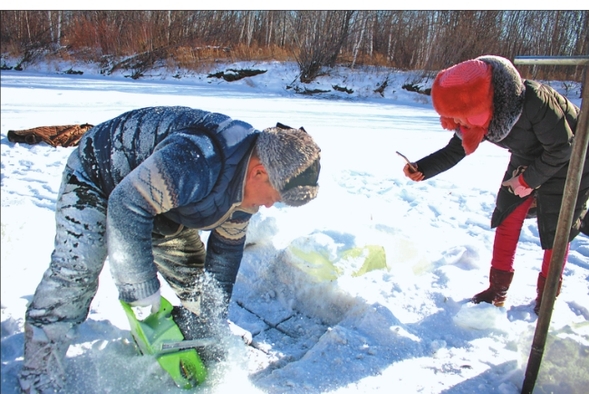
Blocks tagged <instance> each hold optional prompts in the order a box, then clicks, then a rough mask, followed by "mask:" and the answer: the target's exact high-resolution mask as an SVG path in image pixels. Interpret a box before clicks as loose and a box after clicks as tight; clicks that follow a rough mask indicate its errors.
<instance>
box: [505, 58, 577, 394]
mask: <svg viewBox="0 0 589 394" xmlns="http://www.w3.org/2000/svg"><path fill="white" fill-rule="evenodd" d="M555 59H558V58H548V57H539V58H534V59H531V58H530V59H521V60H520V59H519V58H516V59H515V61H514V63H516V64H517V63H520V64H524V63H527V64H530V63H533V64H561V65H575V64H584V65H585V77H584V78H585V80H584V83H583V96H582V99H581V100H582V101H581V113H580V115H579V119H578V122H577V128H576V131H575V138H574V140H573V147H572V153H571V160H570V162H569V168H568V172H567V179H566V182H565V187H564V195H563V200H562V205H561V207H560V213H559V217H558V224H557V227H556V234H555V238H554V245H553V250H552V258H551V260H550V268H549V271H548V277H547V278H546V285H545V287H544V292H543V295H542V301H541V304H540V311H539V312H538V322H537V324H536V332H535V333H534V339H533V342H532V348H531V350H530V358H529V360H528V366H527V369H526V375H525V379H524V382H523V387H522V394H524V393H525V394H531V393H532V392H533V390H534V385H535V384H536V378H537V377H538V371H539V370H540V364H541V362H542V356H543V354H544V347H545V345H546V338H547V336H548V328H549V326H550V319H551V318H552V309H553V308H554V301H555V299H556V293H557V288H558V282H559V280H560V275H561V273H562V268H563V266H564V257H565V254H566V248H567V245H568V242H569V235H570V230H571V226H572V222H573V216H574V209H575V204H576V203H577V194H578V193H579V186H580V183H581V175H582V171H583V166H584V164H585V157H586V155H587V146H588V143H589V66H587V65H588V64H589V57H587V56H584V57H579V58H576V59H575V61H578V63H570V59H569V58H565V59H564V60H565V61H564V62H562V63H558V62H555ZM518 60H519V61H518Z"/></svg>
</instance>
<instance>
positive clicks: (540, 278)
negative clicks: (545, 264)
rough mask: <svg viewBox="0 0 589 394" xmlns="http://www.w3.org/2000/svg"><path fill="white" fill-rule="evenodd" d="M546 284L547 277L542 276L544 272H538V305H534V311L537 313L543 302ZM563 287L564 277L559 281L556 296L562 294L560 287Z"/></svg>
mask: <svg viewBox="0 0 589 394" xmlns="http://www.w3.org/2000/svg"><path fill="white" fill-rule="evenodd" d="M545 285H546V278H545V277H543V276H542V273H538V282H537V284H536V294H537V296H536V305H535V306H534V313H536V315H537V314H538V313H539V312H540V305H541V304H542V295H543V294H544V286H545ZM561 287H562V277H561V278H560V279H559V281H558V288H557V289H556V296H557V297H558V296H559V294H560V288H561Z"/></svg>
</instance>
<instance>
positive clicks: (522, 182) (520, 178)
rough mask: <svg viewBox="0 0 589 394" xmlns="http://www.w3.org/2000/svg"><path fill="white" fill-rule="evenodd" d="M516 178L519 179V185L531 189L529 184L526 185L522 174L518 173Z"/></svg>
mask: <svg viewBox="0 0 589 394" xmlns="http://www.w3.org/2000/svg"><path fill="white" fill-rule="evenodd" d="M517 180H518V181H519V183H520V185H522V186H523V187H525V188H527V189H531V187H530V185H528V183H527V182H526V181H525V180H524V174H520V175H519V177H518V178H517Z"/></svg>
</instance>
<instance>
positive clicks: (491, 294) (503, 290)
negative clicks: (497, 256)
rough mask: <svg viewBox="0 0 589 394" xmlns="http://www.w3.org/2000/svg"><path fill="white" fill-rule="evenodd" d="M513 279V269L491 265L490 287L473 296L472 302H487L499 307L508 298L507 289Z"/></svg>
mask: <svg viewBox="0 0 589 394" xmlns="http://www.w3.org/2000/svg"><path fill="white" fill-rule="evenodd" d="M512 279H513V271H511V272H509V271H501V270H498V269H497V268H493V267H491V272H490V273H489V288H488V289H487V290H485V291H481V292H480V293H478V294H476V295H475V296H474V297H472V302H474V303H475V304H480V303H481V302H487V303H489V304H493V305H495V306H497V307H500V306H503V304H504V303H505V299H506V298H507V290H509V286H510V285H511V281H512Z"/></svg>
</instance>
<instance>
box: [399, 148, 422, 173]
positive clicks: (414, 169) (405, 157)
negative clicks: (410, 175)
mask: <svg viewBox="0 0 589 394" xmlns="http://www.w3.org/2000/svg"><path fill="white" fill-rule="evenodd" d="M396 152H397V154H398V155H399V156H401V157H402V158H403V159H405V161H406V162H407V164H409V167H411V170H413V172H417V171H419V170H418V169H417V167H415V164H413V163H411V161H409V159H408V158H407V156H405V155H404V154H402V153H401V152H399V151H396Z"/></svg>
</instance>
